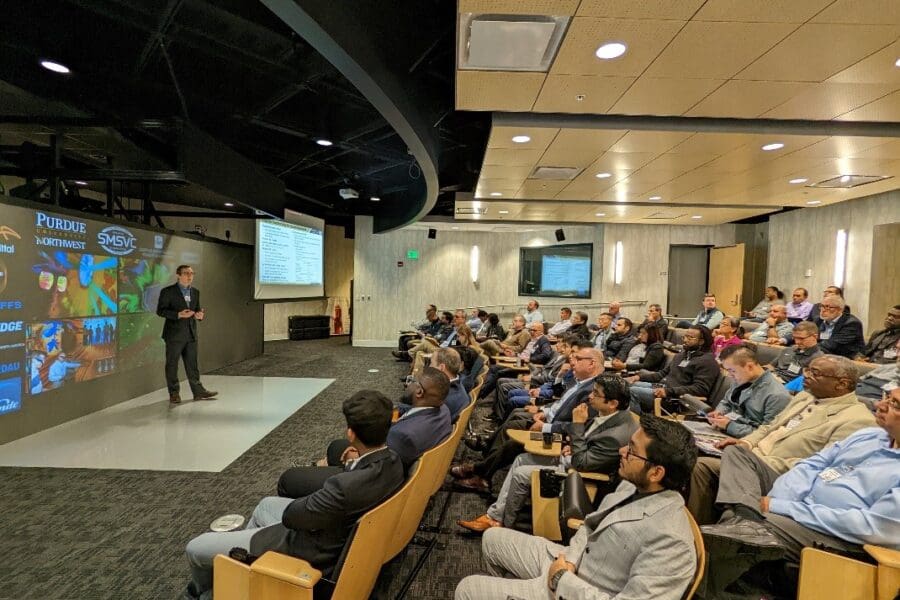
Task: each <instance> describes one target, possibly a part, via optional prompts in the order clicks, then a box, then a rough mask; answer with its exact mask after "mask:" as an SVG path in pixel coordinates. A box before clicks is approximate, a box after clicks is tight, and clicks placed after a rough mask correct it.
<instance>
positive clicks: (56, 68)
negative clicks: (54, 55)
mask: <svg viewBox="0 0 900 600" xmlns="http://www.w3.org/2000/svg"><path fill="white" fill-rule="evenodd" d="M41 66H42V67H44V68H45V69H47V70H48V71H53V72H54V73H62V74H63V75H67V74H69V73H71V72H72V71H71V70H69V67H67V66H66V65H63V64H60V63H58V62H54V61H52V60H42V61H41Z"/></svg>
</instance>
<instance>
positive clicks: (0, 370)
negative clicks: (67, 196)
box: [0, 204, 200, 416]
mask: <svg viewBox="0 0 900 600" xmlns="http://www.w3.org/2000/svg"><path fill="white" fill-rule="evenodd" d="M199 262H200V255H199V248H198V245H197V244H196V242H191V241H190V240H187V239H185V238H179V237H176V236H168V235H163V234H158V233H154V232H152V231H147V230H144V229H140V228H130V227H126V226H124V225H118V224H111V223H109V222H101V221H95V220H92V219H86V218H81V217H80V216H78V217H76V216H73V215H71V214H66V215H63V214H59V213H54V212H51V211H44V210H40V209H38V210H34V209H27V208H21V207H18V206H10V205H7V204H2V205H0V416H2V415H5V414H9V413H13V412H17V411H20V410H22V408H23V406H27V403H28V402H29V399H30V398H34V397H36V396H38V395H43V394H48V395H49V394H54V393H56V394H61V393H65V391H66V390H70V391H71V388H72V386H77V385H78V384H79V382H83V381H88V380H92V379H97V378H101V377H106V376H108V375H111V374H113V373H117V372H119V373H121V372H123V371H127V370H130V369H137V368H140V367H143V366H146V365H149V364H156V363H160V362H162V361H163V360H164V358H165V357H164V345H163V342H162V340H161V339H160V334H161V332H162V325H163V323H162V319H161V318H160V317H158V316H157V315H156V303H157V300H158V298H159V292H160V290H161V289H162V288H163V287H164V286H166V285H170V284H171V283H174V281H175V268H176V267H177V266H178V265H179V264H191V265H194V266H195V267H198V266H199Z"/></svg>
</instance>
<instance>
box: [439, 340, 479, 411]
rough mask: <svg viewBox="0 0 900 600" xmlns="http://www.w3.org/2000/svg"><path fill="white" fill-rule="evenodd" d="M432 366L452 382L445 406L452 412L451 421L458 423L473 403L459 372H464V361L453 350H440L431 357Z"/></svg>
mask: <svg viewBox="0 0 900 600" xmlns="http://www.w3.org/2000/svg"><path fill="white" fill-rule="evenodd" d="M431 366H433V367H434V368H435V369H437V370H438V371H440V372H441V373H443V374H444V375H446V376H447V379H449V380H450V389H449V391H448V392H447V399H446V400H445V401H444V404H445V405H446V406H447V408H448V409H449V410H450V420H451V421H452V422H453V423H456V420H457V419H458V418H459V413H461V412H462V411H463V409H464V408H465V407H467V406H468V405H469V403H470V402H471V401H472V398H471V397H470V396H469V392H467V391H466V388H464V387H463V384H462V382H461V381H460V380H459V372H460V371H461V370H462V359H461V358H460V356H459V352H457V351H456V350H454V349H453V348H438V349H437V350H435V351H434V354H432V356H431Z"/></svg>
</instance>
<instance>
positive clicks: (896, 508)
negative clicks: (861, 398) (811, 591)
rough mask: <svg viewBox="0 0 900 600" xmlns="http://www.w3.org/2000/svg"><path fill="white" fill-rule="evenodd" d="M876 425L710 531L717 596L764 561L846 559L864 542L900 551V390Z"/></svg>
mask: <svg viewBox="0 0 900 600" xmlns="http://www.w3.org/2000/svg"><path fill="white" fill-rule="evenodd" d="M875 420H876V423H877V424H878V425H879V427H867V428H865V429H860V430H859V431H857V432H856V433H854V434H852V435H850V436H849V437H847V438H845V439H843V440H841V441H838V442H835V443H834V444H832V445H830V446H828V447H826V448H825V449H823V450H821V451H820V452H818V453H816V454H814V455H812V456H810V457H809V458H807V459H805V460H803V461H801V462H799V463H797V464H796V465H795V466H794V468H792V469H791V470H789V471H788V472H787V473H785V474H783V475H781V476H780V477H779V478H778V479H776V480H775V482H774V484H773V485H772V489H771V491H769V493H768V495H765V496H763V495H761V497H760V498H759V504H758V506H745V505H742V504H741V505H735V506H734V509H733V510H732V511H730V512H727V513H726V515H724V516H723V520H722V521H720V522H719V524H718V525H710V526H705V527H703V528H702V530H703V537H704V540H705V541H706V543H707V551H708V553H709V556H710V557H711V563H710V566H709V570H710V574H711V575H712V574H713V573H716V575H715V576H714V579H715V580H716V583H715V585H714V587H715V588H716V590H718V589H724V586H726V585H728V583H729V582H730V581H724V579H729V580H734V579H735V578H736V576H739V575H740V574H741V573H742V572H744V571H746V570H747V569H749V568H750V567H752V566H753V565H754V564H756V563H759V562H763V561H768V560H775V559H778V558H786V559H787V560H790V561H793V562H799V561H800V551H801V550H803V548H805V547H811V546H814V545H815V546H818V547H823V548H825V549H833V550H836V551H838V552H840V553H842V554H848V553H849V554H854V553H859V554H861V553H862V548H861V547H860V546H862V545H863V544H874V545H878V546H885V547H888V548H893V549H895V550H900V468H898V467H900V447H898V440H900V388H897V389H894V390H892V391H891V394H890V396H886V397H885V398H884V399H883V400H881V401H880V402H879V403H878V405H877V407H876V413H875ZM741 547H742V548H743V551H741V550H740V548H741ZM749 549H752V550H751V551H749V552H748V550H749ZM719 563H722V564H721V565H720V564H719ZM709 591H710V590H709V589H707V592H708V593H709ZM711 597H714V595H713V596H711Z"/></svg>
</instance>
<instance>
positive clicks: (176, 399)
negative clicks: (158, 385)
mask: <svg viewBox="0 0 900 600" xmlns="http://www.w3.org/2000/svg"><path fill="white" fill-rule="evenodd" d="M169 404H181V395H179V393H178V392H175V393H174V394H169Z"/></svg>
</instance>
